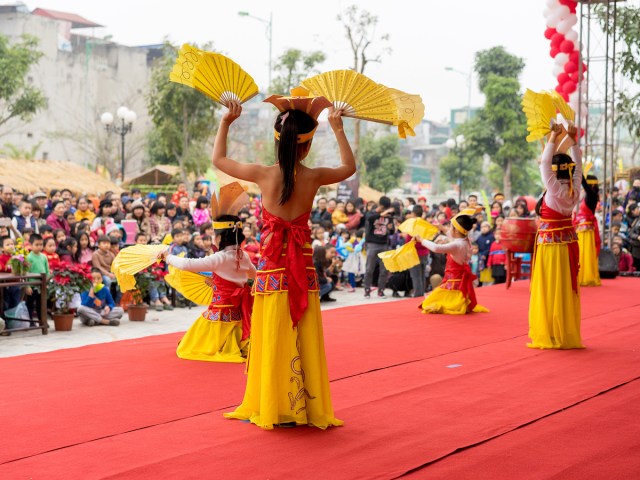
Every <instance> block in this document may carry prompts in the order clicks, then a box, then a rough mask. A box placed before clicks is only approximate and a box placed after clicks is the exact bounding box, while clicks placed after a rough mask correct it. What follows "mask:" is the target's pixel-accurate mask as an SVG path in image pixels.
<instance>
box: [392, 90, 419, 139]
mask: <svg viewBox="0 0 640 480" xmlns="http://www.w3.org/2000/svg"><path fill="white" fill-rule="evenodd" d="M389 93H390V94H391V97H392V98H393V100H394V102H395V103H396V108H397V109H398V118H399V122H398V136H400V138H407V135H410V136H412V137H415V135H416V132H415V131H414V130H413V127H415V126H416V125H418V124H419V123H420V122H421V121H422V118H423V117H424V104H423V103H422V98H421V97H420V95H411V94H410V93H405V92H402V91H400V90H396V89H395V88H390V89H389Z"/></svg>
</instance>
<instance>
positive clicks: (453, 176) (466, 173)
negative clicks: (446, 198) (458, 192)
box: [440, 150, 482, 192]
mask: <svg viewBox="0 0 640 480" xmlns="http://www.w3.org/2000/svg"><path fill="white" fill-rule="evenodd" d="M481 171H482V158H478V157H466V156H465V152H464V150H462V151H461V152H454V151H452V152H451V153H449V155H447V156H446V157H444V158H443V159H442V160H440V172H441V173H442V178H443V180H445V181H446V182H449V183H458V181H459V180H462V191H463V192H464V191H469V190H476V189H478V188H479V187H480V184H481V182H482V176H481V175H479V174H478V173H479V172H481Z"/></svg>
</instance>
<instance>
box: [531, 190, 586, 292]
mask: <svg viewBox="0 0 640 480" xmlns="http://www.w3.org/2000/svg"><path fill="white" fill-rule="evenodd" d="M557 244H565V245H567V248H568V251H569V265H568V266H569V268H570V269H571V286H572V287H573V290H574V291H576V292H577V291H578V271H579V270H580V250H579V247H578V236H577V235H576V230H575V228H574V227H573V221H572V220H571V217H566V216H564V215H562V214H561V213H559V212H556V211H555V210H553V209H551V208H549V206H548V205H547V203H546V202H545V201H544V199H543V201H542V207H541V209H540V223H539V224H538V233H537V235H536V245H535V249H534V252H533V262H535V257H536V255H537V253H538V248H540V247H544V246H545V245H557ZM533 270H534V269H533V263H532V268H531V272H532V273H533Z"/></svg>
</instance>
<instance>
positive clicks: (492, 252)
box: [487, 230, 507, 285]
mask: <svg viewBox="0 0 640 480" xmlns="http://www.w3.org/2000/svg"><path fill="white" fill-rule="evenodd" d="M493 236H494V238H495V240H494V241H493V243H492V244H491V248H490V249H489V259H488V260H487V267H490V268H491V276H492V277H493V280H494V283H495V284H496V285H497V284H499V283H504V282H505V281H506V280H507V271H506V269H505V267H504V266H505V264H506V263H507V255H506V253H505V250H504V248H503V246H502V244H501V243H500V230H496V231H495V233H494V234H493Z"/></svg>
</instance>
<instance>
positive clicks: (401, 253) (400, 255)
mask: <svg viewBox="0 0 640 480" xmlns="http://www.w3.org/2000/svg"><path fill="white" fill-rule="evenodd" d="M378 258H380V259H381V260H382V263H384V266H385V268H386V269H387V270H389V271H390V272H403V271H405V270H409V269H410V268H412V267H415V266H416V265H418V264H420V257H419V256H418V251H417V250H416V242H414V241H413V240H411V241H410V242H407V243H405V244H404V245H403V246H402V247H401V248H397V249H395V250H389V251H388V252H381V253H379V254H378Z"/></svg>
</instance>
